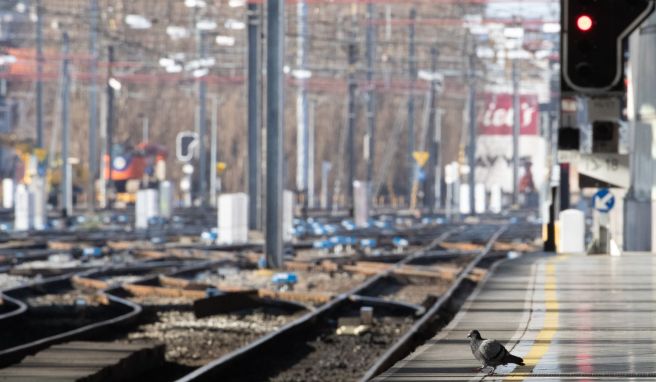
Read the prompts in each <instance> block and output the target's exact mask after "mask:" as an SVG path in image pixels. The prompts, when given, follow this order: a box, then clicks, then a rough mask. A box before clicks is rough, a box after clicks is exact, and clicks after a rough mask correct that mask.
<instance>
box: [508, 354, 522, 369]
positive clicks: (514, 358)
mask: <svg viewBox="0 0 656 382" xmlns="http://www.w3.org/2000/svg"><path fill="white" fill-rule="evenodd" d="M505 361H507V362H508V363H514V364H517V365H519V366H524V360H523V359H521V358H519V357H517V356H514V355H512V354H508V356H507V357H506V359H505Z"/></svg>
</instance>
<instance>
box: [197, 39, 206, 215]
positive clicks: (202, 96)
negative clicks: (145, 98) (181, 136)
mask: <svg viewBox="0 0 656 382" xmlns="http://www.w3.org/2000/svg"><path fill="white" fill-rule="evenodd" d="M196 33H197V34H196V38H197V44H198V56H199V59H204V58H205V56H207V41H206V40H207V38H206V35H205V33H204V32H203V31H201V30H198V31H197V32H196ZM197 123H198V129H197V130H198V137H199V139H198V156H199V157H200V158H199V160H198V162H199V164H198V173H199V174H198V175H199V178H200V190H199V194H200V195H199V197H200V200H201V204H202V205H203V206H205V205H207V155H206V153H205V151H206V150H205V147H206V146H205V133H206V131H207V83H206V82H205V78H204V77H200V78H198V119H197Z"/></svg>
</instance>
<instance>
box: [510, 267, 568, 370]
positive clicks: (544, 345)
mask: <svg viewBox="0 0 656 382" xmlns="http://www.w3.org/2000/svg"><path fill="white" fill-rule="evenodd" d="M565 259H566V257H565V256H559V257H557V258H555V259H550V260H548V262H547V269H546V277H545V282H544V301H545V309H546V312H545V315H544V324H543V325H542V330H540V333H538V335H537V337H535V340H534V341H533V346H531V350H530V351H529V352H528V354H527V355H526V356H525V357H524V363H525V364H526V365H525V366H518V367H516V368H515V370H513V372H512V373H511V374H509V375H508V376H507V377H506V378H505V379H504V381H523V380H524V379H526V378H527V377H529V376H530V375H531V373H532V372H533V369H534V368H535V366H536V365H537V364H538V362H539V361H540V360H541V359H542V357H543V356H544V355H545V354H546V353H547V350H549V346H550V345H551V341H552V340H553V338H554V336H555V335H556V332H557V331H558V329H557V328H558V295H557V293H556V264H555V263H556V262H557V261H563V260H565Z"/></svg>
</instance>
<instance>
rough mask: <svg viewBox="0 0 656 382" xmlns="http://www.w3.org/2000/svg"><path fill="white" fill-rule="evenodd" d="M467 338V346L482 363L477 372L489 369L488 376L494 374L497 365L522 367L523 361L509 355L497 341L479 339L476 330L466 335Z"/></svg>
mask: <svg viewBox="0 0 656 382" xmlns="http://www.w3.org/2000/svg"><path fill="white" fill-rule="evenodd" d="M467 338H469V346H470V347H471V351H472V354H474V357H475V358H476V359H477V360H479V361H481V362H482V363H483V366H481V368H480V369H479V371H482V370H484V369H485V368H488V367H491V368H492V371H491V372H490V373H489V374H494V372H495V371H496V369H497V367H498V366H499V365H507V364H509V363H514V364H516V365H519V366H524V360H523V359H521V358H519V357H517V356H514V355H512V354H510V352H509V351H508V350H506V348H505V347H503V345H501V343H499V341H497V340H486V339H485V338H483V337H481V333H479V332H478V330H472V331H471V332H469V334H468V335H467Z"/></svg>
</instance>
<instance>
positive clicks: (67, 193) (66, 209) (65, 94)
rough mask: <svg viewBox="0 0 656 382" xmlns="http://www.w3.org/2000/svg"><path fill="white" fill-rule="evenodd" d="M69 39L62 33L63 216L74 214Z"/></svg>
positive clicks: (66, 34)
mask: <svg viewBox="0 0 656 382" xmlns="http://www.w3.org/2000/svg"><path fill="white" fill-rule="evenodd" d="M68 54H69V41H68V33H67V32H64V33H63V35H62V55H63V56H64V59H63V61H62V89H61V99H62V102H61V105H62V106H61V108H62V109H61V125H62V152H61V161H62V170H61V171H62V177H61V184H60V187H61V202H62V204H61V206H62V216H64V217H68V216H71V215H72V214H73V206H72V205H71V202H72V195H71V191H72V187H71V172H70V167H69V164H68V143H69V141H70V138H69V129H70V123H69V122H70V121H69V114H68V109H69V101H70V96H69V87H70V76H69V73H68V66H69V62H70V60H69V57H68Z"/></svg>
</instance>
